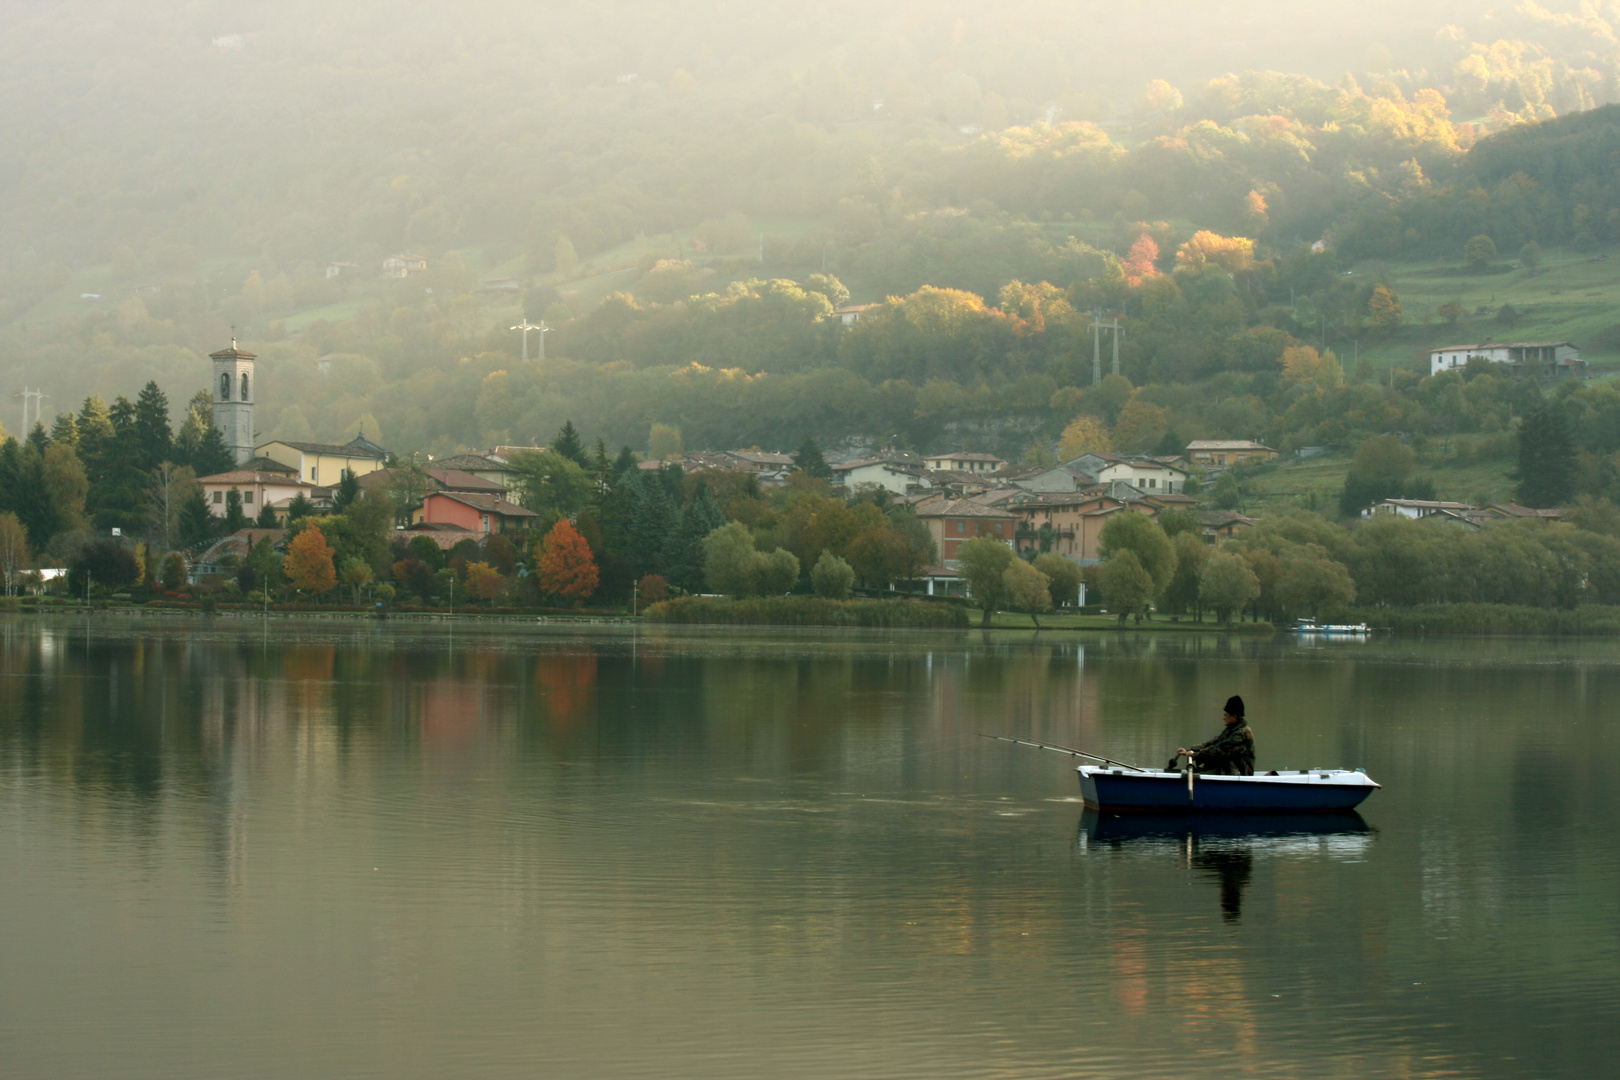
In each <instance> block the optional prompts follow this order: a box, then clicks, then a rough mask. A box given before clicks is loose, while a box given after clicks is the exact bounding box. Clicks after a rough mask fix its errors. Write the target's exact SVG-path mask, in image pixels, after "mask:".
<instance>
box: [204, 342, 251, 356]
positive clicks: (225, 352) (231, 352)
mask: <svg viewBox="0 0 1620 1080" xmlns="http://www.w3.org/2000/svg"><path fill="white" fill-rule="evenodd" d="M258 358H259V357H258V354H257V353H250V352H247V351H246V350H243V349H238V348H237V347H236V339H235V338H232V339H231V347H230V348H228V349H221V350H219V352H214V353H209V354H208V359H210V360H257V359H258Z"/></svg>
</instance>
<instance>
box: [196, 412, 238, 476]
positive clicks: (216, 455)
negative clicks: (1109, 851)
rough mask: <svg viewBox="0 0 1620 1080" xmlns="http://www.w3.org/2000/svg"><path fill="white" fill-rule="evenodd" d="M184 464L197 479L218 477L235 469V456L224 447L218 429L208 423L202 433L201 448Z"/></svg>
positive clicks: (223, 440)
mask: <svg viewBox="0 0 1620 1080" xmlns="http://www.w3.org/2000/svg"><path fill="white" fill-rule="evenodd" d="M186 464H188V465H190V466H191V469H192V471H193V472H195V473H196V474H197V475H198V476H199V477H202V476H218V475H219V474H220V473H224V472H230V471H231V470H232V469H234V468H236V455H234V454H232V453H231V449H230V447H228V446H226V445H225V436H224V435H221V434H220V431H219V428H217V427H215V426H214V425H213V424H212V423H210V424H209V425H208V427H207V429H206V430H205V431H204V432H203V436H202V446H201V448H200V449H199V450H198V451H197V454H196V456H195V457H193V458H192V459H191V460H190V461H188V462H186Z"/></svg>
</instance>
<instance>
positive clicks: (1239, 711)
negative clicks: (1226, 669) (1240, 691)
mask: <svg viewBox="0 0 1620 1080" xmlns="http://www.w3.org/2000/svg"><path fill="white" fill-rule="evenodd" d="M1226 711H1227V712H1229V713H1231V714H1232V715H1233V716H1235V717H1237V718H1238V719H1239V720H1241V719H1243V699H1242V698H1240V697H1238V696H1237V695H1236V694H1233V695H1232V696H1231V697H1229V698H1227V699H1226Z"/></svg>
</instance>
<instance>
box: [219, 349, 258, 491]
mask: <svg viewBox="0 0 1620 1080" xmlns="http://www.w3.org/2000/svg"><path fill="white" fill-rule="evenodd" d="M208 359H210V360H212V361H213V362H214V426H215V427H216V428H218V429H219V433H220V435H221V436H222V437H223V438H224V440H225V445H226V446H227V447H229V448H230V451H231V454H232V455H233V456H234V457H235V458H236V463H237V464H238V465H245V464H246V463H247V462H249V461H251V460H253V391H254V389H255V387H254V385H253V361H255V360H257V359H258V357H257V356H255V355H254V354H253V353H250V352H243V351H242V350H241V349H238V348H237V347H236V339H235V338H234V337H233V338H231V347H230V348H228V349H221V350H220V351H219V352H217V353H209V354H208Z"/></svg>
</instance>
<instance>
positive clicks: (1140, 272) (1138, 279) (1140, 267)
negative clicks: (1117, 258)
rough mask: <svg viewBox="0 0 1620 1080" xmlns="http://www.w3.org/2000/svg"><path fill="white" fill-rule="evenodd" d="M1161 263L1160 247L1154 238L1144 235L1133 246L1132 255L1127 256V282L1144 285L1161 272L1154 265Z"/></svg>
mask: <svg viewBox="0 0 1620 1080" xmlns="http://www.w3.org/2000/svg"><path fill="white" fill-rule="evenodd" d="M1158 261H1159V245H1158V244H1156V243H1154V241H1153V237H1151V236H1149V235H1148V234H1147V233H1143V234H1142V235H1141V236H1138V237H1137V238H1136V243H1134V244H1132V245H1131V253H1130V254H1129V255H1127V256H1125V265H1124V270H1125V280H1126V281H1128V282H1130V283H1131V285H1133V286H1136V285H1140V284H1142V282H1143V281H1146V280H1147V279H1148V278H1150V277H1152V276H1153V275H1155V274H1157V273H1158V272H1159V268H1158V267H1157V266H1156V265H1154V264H1155V263H1157V262H1158Z"/></svg>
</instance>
